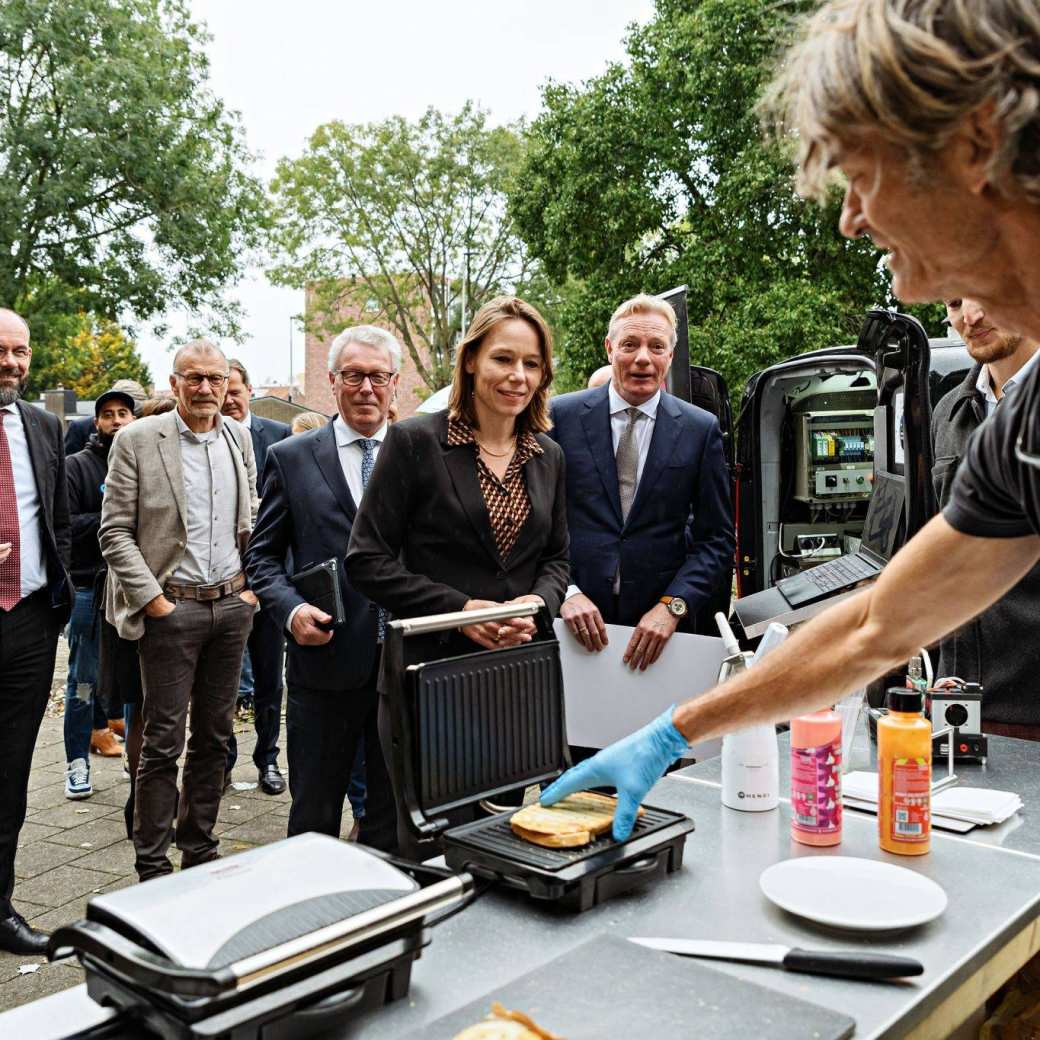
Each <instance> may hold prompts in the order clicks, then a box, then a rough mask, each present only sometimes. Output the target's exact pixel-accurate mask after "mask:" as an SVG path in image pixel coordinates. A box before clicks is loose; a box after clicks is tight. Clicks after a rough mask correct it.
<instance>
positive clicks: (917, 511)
mask: <svg viewBox="0 0 1040 1040" xmlns="http://www.w3.org/2000/svg"><path fill="white" fill-rule="evenodd" d="M933 349H934V354H935V359H936V362H937V368H938V369H939V371H936V372H933V369H932V364H931V360H932V354H933ZM970 364H971V361H970V358H968V355H967V351H966V348H965V347H964V345H963V344H962V343H959V342H957V341H951V340H936V341H929V339H928V337H927V335H926V333H925V331H924V328H923V327H922V326H921V324H920V322H918V321H917V320H916V319H914V318H912V317H910V316H908V315H904V314H900V313H898V312H897V311H892V310H883V309H875V310H872V311H870V312H868V314H867V315H866V318H865V320H864V323H863V326H862V329H861V332H860V336H859V339H858V340H857V343H856V345H855V347H851V346H849V347H836V348H832V349H829V350H822V351H814V352H812V353H809V354H803V355H801V356H799V357H796V358H792V359H791V360H790V361H785V362H781V363H780V364H778V365H774V366H772V367H771V368H769V369H766V370H765V371H763V372H760V373H758V374H757V375H756V376H754V377H752V379H750V380H749V381H748V384H747V387H746V389H745V393H744V399H743V403H742V408H741V412H740V417H739V418H738V420H737V447H736V450H737V480H736V502H737V508H736V514H737V535H738V553H739V556H738V599H737V602H736V604H735V609H734V614H735V617H736V620H737V622H738V623H739V625H740V627H741V628H742V629H743V631H744V633H745V634H746V636H747V637H749V638H753V637H754V636H756V635H758V634H760V633H761V632H762V631H764V628H765V625H766V624H768V622H769V620H772V619H776V620H782V621H784V622H785V623H787V624H792V623H795V622H798V621H803V620H806V619H807V618H809V617H811V616H813V615H814V614H816V613H819V612H820V611H821V610H823V609H825V608H826V607H827V606H828V605H829V603H831V602H834V600H835V599H836V598H838V597H844V596H847V595H851V594H852V593H854V592H855V591H856V587H857V584H858V580H857V579H856V578H855V576H854V575H855V573H856V570H857V568H856V567H852V568H851V569H850V567H849V560H850V559H851V558H852V557H856V556H859V557H860V558H861V559H862V558H863V556H866V557H871V556H872V557H873V560H874V562H875V573H876V565H877V564H879V563H880V564H881V565H883V561H885V560H888V559H889V558H890V557H891V556H892V554H893V553H894V552H896V551H897V550H898V549H899V548H900V547H901V546H902V545H903V544H904V543H905V542H906V540H907V539H908V538H911V537H913V535H914V534H916V532H917V531H919V530H920V529H921V527H923V526H924V524H925V523H927V521H928V520H929V519H930V518H931V516H932V515H934V513H935V510H936V503H935V496H934V491H933V488H932V480H931V470H932V447H931V436H930V424H931V413H932V404H933V401H934V400H935V399H937V397H938V396H940V395H941V394H943V393H945V392H947V391H948V390H949V389H951V388H952V387H953V386H955V385H957V384H958V383H959V382H960V381H962V380H963V379H964V374H965V372H966V371H967V369H968V367H969V366H970ZM861 550H862V554H861ZM838 557H842V558H848V559H843V562H842V563H841V564H840V565H836V568H837V573H834V574H832V573H831V572H832V571H833V570H834V569H833V568H829V569H828V572H827V578H826V579H825V578H824V577H823V572H821V576H820V578H819V579H817V578H815V577H814V578H813V579H812V580H811V581H809V582H808V583H807V582H806V580H805V577H804V575H805V572H806V571H811V570H812V569H813V568H815V567H817V566H819V565H820V564H822V563H826V562H827V561H828V560H830V559H836V558H838ZM853 562H854V561H853ZM868 571H869V568H868ZM783 579H789V580H788V581H783ZM835 579H839V580H835ZM781 582H782V587H781V588H780V589H775V588H774V586H776V585H777V584H778V583H781ZM807 589H808V590H810V594H809V595H808V596H807V595H805V594H804V592H803V590H807ZM812 589H819V590H821V591H820V592H819V593H813V592H812V591H811V590H812Z"/></svg>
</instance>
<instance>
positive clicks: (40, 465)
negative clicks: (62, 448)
mask: <svg viewBox="0 0 1040 1040" xmlns="http://www.w3.org/2000/svg"><path fill="white" fill-rule="evenodd" d="M16 405H17V408H18V411H19V413H20V414H21V417H22V426H23V427H24V429H25V443H26V444H27V445H28V448H29V459H30V461H31V462H32V468H33V476H34V477H35V478H36V494H37V495H38V496H39V499H40V506H41V508H42V509H43V512H44V515H45V516H46V518H47V523H46V526H47V527H48V528H50V524H51V519H50V517H51V510H50V509H49V508H46V507H44V503H45V502H52V501H53V499H54V475H53V472H52V470H51V467H50V465H49V464H48V463H49V462H50V458H51V455H52V451H51V449H49V448H48V446H47V442H46V441H45V440H44V437H43V431H42V430H41V428H40V420H39V417H38V416H36V415H33V412H34V411H35V410H36V409H35V408H33V406H32V405H31V404H29V405H27V404H26V403H25V402H24V401H17V402H16Z"/></svg>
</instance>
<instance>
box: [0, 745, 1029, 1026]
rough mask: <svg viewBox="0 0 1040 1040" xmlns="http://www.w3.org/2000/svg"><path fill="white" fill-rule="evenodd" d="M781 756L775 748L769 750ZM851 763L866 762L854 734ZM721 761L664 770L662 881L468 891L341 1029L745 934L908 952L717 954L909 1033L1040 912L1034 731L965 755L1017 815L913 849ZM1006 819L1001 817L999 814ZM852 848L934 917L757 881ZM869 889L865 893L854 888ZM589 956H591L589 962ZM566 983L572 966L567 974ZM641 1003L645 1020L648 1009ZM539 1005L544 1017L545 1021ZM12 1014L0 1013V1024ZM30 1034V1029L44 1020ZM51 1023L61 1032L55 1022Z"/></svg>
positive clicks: (38, 1008)
mask: <svg viewBox="0 0 1040 1040" xmlns="http://www.w3.org/2000/svg"><path fill="white" fill-rule="evenodd" d="M785 758H786V755H782V756H781V761H783V760H784V759H785ZM853 765H854V767H856V768H869V767H870V748H869V744H868V743H867V742H866V741H865V739H860V740H859V742H858V745H857V747H856V749H855V751H854V756H853ZM718 770H719V764H718V762H717V761H709V762H705V763H701V764H699V765H696V766H693V767H691V768H689V769H686V770H683V771H682V772H681V773H675V774H672V775H671V776H669V777H666V778H665V779H663V780H662V781H660V782H659V783H658V784H657V785H656V786H655V788H654V789H653V791H652V792H651V794H650V796H649V797H648V799H647V801H648V803H650V804H652V805H658V806H661V807H664V808H670V809H675V810H679V811H682V812H685V813H687V814H688V815H690V816H691V817H693V819H694V820H695V821H696V825H697V829H696V831H695V832H694V833H692V834H691V835H690V836H689V837H688V839H687V844H686V852H685V864H684V867H683V869H682V870H681V871H679V872H678V873H677V874H674V875H672V876H671V877H670V878H668V879H667V880H665V881H663V882H661V883H658V884H656V885H653V886H651V887H649V888H643V889H640V890H637V891H636V892H633V893H630V894H628V895H625V896H622V897H620V898H616V899H614V900H611V901H610V902H608V903H606V904H604V905H602V906H600V907H597V908H595V909H593V910H591V911H589V912H587V913H584V914H578V915H562V914H556V913H553V912H551V911H549V910H547V909H546V908H544V907H541V906H540V905H539V904H537V903H536V902H534V901H532V900H529V899H527V898H526V897H524V896H521V895H519V894H516V893H510V892H505V891H499V890H492V891H491V892H489V893H487V894H486V895H485V896H484V897H483V898H481V899H480V900H479V901H478V902H477V903H476V904H475V905H474V906H472V907H470V908H468V909H467V910H465V911H464V912H463V913H461V914H459V915H458V916H457V917H455V918H452V919H451V920H449V921H447V922H445V923H444V924H443V925H440V926H438V927H437V928H436V929H435V931H434V934H433V941H432V944H431V945H430V946H429V947H428V948H427V949H426V951H425V952H424V954H423V956H422V958H421V959H420V960H419V961H418V962H417V963H416V964H415V967H414V970H413V974H412V985H411V990H410V992H409V994H408V996H407V997H406V998H405V999H404V1000H402V1001H398V1002H397V1003H396V1004H392V1005H389V1006H387V1007H385V1008H383V1009H382V1010H380V1011H378V1012H373V1013H371V1014H368V1015H366V1016H364V1017H363V1018H360V1019H358V1020H357V1021H356V1022H355V1023H353V1024H352V1025H350V1026H349V1027H348V1028H347V1029H346V1030H345V1031H343V1032H342V1033H341V1034H340V1035H341V1036H342V1037H344V1038H346V1037H351V1038H353V1037H364V1038H365V1040H381V1038H397V1037H400V1036H402V1035H403V1034H405V1033H408V1032H409V1031H412V1030H418V1029H422V1028H423V1027H424V1026H425V1025H427V1024H429V1023H430V1022H432V1021H433V1020H435V1019H437V1018H439V1017H441V1016H442V1015H445V1014H447V1013H448V1012H450V1011H452V1010H454V1009H456V1008H459V1007H461V1006H463V1005H465V1004H468V1003H469V1002H470V1001H473V1000H475V999H477V998H478V997H482V995H484V994H488V997H487V1001H488V1003H489V1004H490V1001H491V1000H492V999H494V994H495V991H496V989H498V988H500V987H502V986H503V985H505V984H506V983H507V982H509V981H510V980H512V979H514V978H516V977H518V976H520V975H523V974H525V973H527V972H529V971H531V970H533V969H535V968H537V967H539V966H541V965H543V964H545V963H546V962H547V961H549V960H551V959H552V958H553V957H556V956H558V955H559V954H561V953H564V952H566V951H568V950H570V949H573V948H574V947H575V946H577V945H578V944H579V943H581V942H583V941H584V940H586V939H588V938H590V937H592V936H595V935H598V934H600V933H611V934H614V935H618V936H623V937H624V936H629V935H676V936H689V937H693V938H714V939H736V940H754V941H760V942H779V943H785V944H789V945H802V946H816V947H822V948H828V947H830V948H835V949H836V948H842V947H849V946H855V945H857V944H866V945H869V946H870V947H871V948H874V949H877V950H881V951H885V952H892V953H901V954H905V955H907V956H912V957H916V958H918V959H919V960H921V961H922V963H923V964H924V965H925V974H924V975H923V976H922V977H920V978H918V979H913V980H906V981H903V982H898V983H869V982H853V981H843V980H840V979H829V978H823V977H819V978H817V977H810V976H804V975H795V974H788V973H786V972H783V971H778V970H775V969H768V968H760V967H754V966H752V965H742V964H725V963H723V962H714V964H713V967H715V968H716V969H718V970H720V971H724V972H726V973H728V974H730V975H733V976H736V977H738V978H744V979H748V980H753V981H755V982H758V983H760V984H762V985H764V986H767V987H770V988H773V989H775V990H777V991H780V992H783V993H787V994H790V995H792V996H797V997H801V998H803V999H806V1000H811V1001H814V1002H816V1003H818V1004H821V1005H823V1006H825V1007H829V1008H833V1009H835V1010H839V1011H842V1012H845V1013H847V1014H849V1015H851V1016H852V1017H854V1018H855V1019H856V1023H857V1026H856V1033H855V1036H856V1038H857V1040H860V1038H867V1037H871V1038H873V1037H885V1038H891V1037H900V1036H903V1035H905V1034H906V1033H907V1032H908V1031H909V1030H910V1029H912V1028H913V1027H914V1026H915V1025H916V1024H917V1023H919V1022H921V1021H922V1020H923V1019H924V1018H925V1017H926V1016H927V1014H928V1013H929V1012H930V1011H931V1010H932V1009H933V1008H935V1007H936V1006H937V1005H938V1004H939V1003H940V1002H941V1001H942V1000H944V999H945V998H946V997H947V996H949V995H950V994H951V993H952V992H954V991H955V990H956V989H957V987H958V986H959V985H960V984H961V983H962V982H963V981H964V980H965V979H967V978H969V977H970V976H971V975H972V974H973V973H974V972H975V971H976V970H977V969H978V968H979V967H980V966H982V965H983V964H985V963H986V962H987V961H988V960H990V959H991V958H992V957H993V956H995V955H996V953H997V952H998V951H999V950H1000V949H1001V948H1002V947H1003V946H1004V945H1005V944H1006V943H1007V942H1008V940H1009V939H1011V938H1012V937H1013V936H1014V935H1015V934H1017V933H1018V932H1019V931H1020V930H1021V929H1022V928H1024V927H1025V926H1026V925H1028V924H1029V923H1030V922H1032V921H1033V920H1035V919H1036V918H1037V916H1038V915H1040V855H1038V854H1040V828H1038V827H1037V826H1036V824H1035V815H1036V809H1035V807H1036V806H1037V804H1038V799H1040V776H1038V775H1037V774H1038V772H1040V771H1038V770H1037V755H1036V753H1035V749H1034V746H1033V745H1031V744H1028V743H1026V742H1023V741H1016V740H1006V739H1002V738H993V741H992V751H991V757H990V761H989V764H988V765H987V766H986V767H985V768H984V769H983V768H981V767H961V773H962V777H963V778H964V780H963V782H965V783H969V782H970V783H972V784H976V785H978V786H990V787H999V788H1008V789H1013V790H1017V791H1019V792H1020V793H1021V794H1022V797H1023V800H1024V801H1025V802H1026V809H1025V811H1024V812H1023V813H1022V814H1021V815H1020V817H1019V822H1018V824H1017V826H1009V825H1008V824H1005V825H1002V827H1001V828H990V829H988V830H987V831H983V830H981V829H980V830H977V831H975V832H973V833H972V834H970V835H968V836H966V838H962V837H957V836H953V835H949V836H947V835H943V834H941V833H936V834H935V835H934V839H933V845H932V852H931V853H930V854H929V855H928V856H924V857H921V858H919V859H905V858H903V857H898V856H890V855H888V854H886V853H882V852H881V851H880V850H879V849H878V846H877V837H876V821H875V818H874V817H873V816H867V815H862V814H859V813H852V812H849V813H847V814H846V815H845V827H844V837H843V841H842V844H841V845H840V846H838V847H836V848H833V849H810V848H807V847H805V846H801V845H797V844H796V843H794V842H792V841H791V839H790V837H789V826H790V812H789V808H788V806H787V805H786V804H782V805H781V806H780V808H779V809H778V810H777V811H774V812H769V813H742V812H735V811H733V810H731V809H727V808H725V807H723V806H722V804H721V801H720V799H719V791H718V787H717V782H718ZM1012 823H1014V821H1009V824H1012ZM820 855H823V856H829V855H846V856H863V857H866V858H869V859H877V860H884V861H887V862H892V863H896V864H898V865H900V866H905V867H907V868H908V869H910V870H915V871H919V872H920V873H922V874H924V875H926V876H928V877H930V878H932V879H934V880H935V881H937V882H938V883H939V884H941V885H942V886H943V888H944V889H945V890H946V892H947V894H948V896H949V906H948V908H947V910H946V912H945V913H944V914H943V916H942V917H940V918H939V919H938V920H936V921H933V922H932V923H931V924H928V925H925V926H923V927H921V928H917V929H914V930H911V931H908V932H902V933H897V934H888V935H880V936H877V935H875V936H871V937H869V938H864V937H863V936H860V935H857V934H854V933H845V934H841V933H837V932H834V931H832V930H829V929H825V928H822V927H818V926H814V925H811V924H809V923H808V922H803V921H801V920H800V919H798V918H795V917H793V916H791V915H789V914H786V913H784V912H783V911H780V910H778V909H776V908H775V907H774V906H773V905H772V904H770V903H769V902H768V901H767V900H766V899H765V897H764V896H762V895H761V893H760V891H759V888H758V878H759V875H760V874H761V872H762V871H763V870H764V869H765V868H766V867H768V866H770V865H771V864H773V863H775V862H778V861H779V860H783V859H787V858H789V857H792V856H820ZM851 897H853V898H861V899H869V898H871V896H870V894H869V893H859V894H858V895H857V894H852V896H851ZM588 970H589V971H595V970H596V966H595V964H589V965H588ZM575 981H576V983H577V982H579V981H580V980H575ZM77 1001H79V1002H80V1004H81V1005H82V1003H83V1002H86V1003H87V1004H89V1003H90V1001H89V998H88V997H87V996H86V993H85V988H84V987H78V988H77V989H76V990H73V991H68V992H66V993H64V994H59V995H57V996H56V997H49V998H45V999H44V1000H41V1001H38V1002H37V1003H36V1004H35V1005H29V1006H26V1007H24V1008H21V1009H19V1010H18V1011H16V1012H12V1013H9V1014H11V1015H18V1014H19V1013H21V1019H20V1021H21V1022H22V1023H24V1022H25V1021H26V1018H25V1014H26V1013H30V1014H33V1017H34V1020H35V1021H38V1022H41V1023H43V1022H46V1023H47V1025H48V1026H51V1027H54V1026H56V1025H57V1024H58V1021H59V1020H64V1021H67V1022H68V1023H69V1028H70V1029H71V1028H72V1027H73V1026H74V1025H75V1024H76V1020H77V1015H76V1014H75V1004H76V1002H77ZM646 1014H647V1016H648V1018H649V1019H650V1020H653V1016H654V1008H653V1007H647V1009H646ZM550 1017H551V1016H548V1017H546V1019H545V1024H546V1025H547V1026H549V1027H551V1024H552V1023H551V1021H550V1020H549V1019H550ZM7 1018H8V1016H0V1033H2V1032H3V1026H4V1025H6V1024H7V1022H5V1019H7ZM41 1035H42V1034H41ZM50 1035H55V1036H56V1035H61V1034H60V1033H52V1034H50Z"/></svg>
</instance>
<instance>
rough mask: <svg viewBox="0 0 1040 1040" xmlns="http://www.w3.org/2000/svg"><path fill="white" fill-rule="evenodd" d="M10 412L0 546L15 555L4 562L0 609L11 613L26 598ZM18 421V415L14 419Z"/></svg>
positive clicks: (0, 438) (0, 478)
mask: <svg viewBox="0 0 1040 1040" xmlns="http://www.w3.org/2000/svg"><path fill="white" fill-rule="evenodd" d="M10 414H11V413H10V412H6V411H0V544H3V543H4V542H10V543H11V552H10V554H9V555H8V557H7V559H6V560H4V562H3V563H0V610H11V609H12V608H13V607H15V606H17V605H18V603H19V602H20V601H21V598H22V565H21V556H20V552H19V550H20V548H21V542H22V532H21V527H20V526H19V523H18V491H17V489H16V488H15V486H14V466H13V465H12V464H11V446H10V445H9V444H8V442H7V431H6V430H5V429H4V421H5V420H6V419H7V416H8V415H10ZM14 420H15V422H18V416H17V414H15V416H14Z"/></svg>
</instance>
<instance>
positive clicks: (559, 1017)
mask: <svg viewBox="0 0 1040 1040" xmlns="http://www.w3.org/2000/svg"><path fill="white" fill-rule="evenodd" d="M778 970H779V969H778ZM496 1000H497V1001H498V1002H499V1003H500V1004H503V1005H504V1006H505V1007H507V1008H511V1009H515V1010H517V1011H523V1012H525V1013H527V1014H528V1015H530V1016H531V1017H532V1018H533V1019H534V1020H535V1022H537V1023H538V1025H540V1026H541V1027H542V1028H543V1029H547V1030H548V1031H549V1032H552V1033H556V1034H557V1035H558V1036H562V1037H564V1038H565V1040H614V1038H617V1040H620V1038H624V1040H664V1038H665V1037H673V1036H675V1037H679V1036H696V1037H697V1040H733V1038H734V1037H769V1040H845V1038H846V1037H849V1036H851V1035H852V1032H853V1030H854V1029H855V1027H856V1023H855V1022H854V1021H853V1020H852V1019H851V1018H849V1016H848V1015H842V1014H839V1013H838V1012H837V1011H831V1010H829V1009H828V1008H824V1007H820V1006H819V1005H817V1004H810V1003H809V1002H808V1001H807V1000H798V999H796V998H795V997H789V996H786V995H785V994H783V993H778V992H776V991H775V990H771V989H767V988H766V987H765V986H760V985H758V984H757V983H754V982H744V981H742V980H741V979H738V978H734V977H733V976H732V975H727V974H726V973H724V972H721V971H717V970H715V969H714V968H710V967H708V966H707V965H706V964H704V963H702V962H700V961H696V960H693V959H692V958H689V957H677V956H675V955H674V954H671V953H661V952H659V951H658V950H649V949H647V948H646V947H645V946H638V945H637V944H635V943H631V942H629V941H628V940H627V939H618V938H615V937H613V936H607V935H601V936H599V937H597V938H595V939H590V940H589V941H588V942H585V943H582V944H581V945H580V946H576V947H575V948H574V949H573V950H571V951H570V952H569V953H565V954H563V956H561V957H557V958H556V959H555V960H552V961H549V962H548V963H547V964H545V965H543V966H542V967H541V968H538V969H537V970H536V971H532V972H530V973H529V974H527V975H521V976H520V978H518V979H514V980H513V981H512V982H509V983H506V984H505V985H504V986H502V987H501V988H499V989H497V990H495V991H494V992H491V993H487V994H486V995H485V996H483V997H480V998H479V999H478V1000H475V1001H473V1003H471V1004H467V1005H466V1006H465V1007H464V1008H460V1009H459V1010H458V1011H453V1012H452V1013H451V1014H450V1015H445V1016H444V1017H443V1018H439V1019H437V1021H436V1022H433V1023H431V1024H430V1025H428V1026H425V1027H424V1028H423V1029H420V1030H419V1031H418V1032H414V1033H409V1034H407V1037H405V1038H404V1040H420V1038H422V1040H451V1038H452V1037H453V1036H455V1034H456V1033H459V1032H461V1031H462V1030H463V1029H465V1028H466V1027H467V1026H471V1025H475V1024H476V1023H477V1022H480V1021H481V1019H483V1018H484V1017H485V1016H486V1015H487V1013H488V1012H489V1011H490V1010H491V1004H492V1002H493V1001H496Z"/></svg>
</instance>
